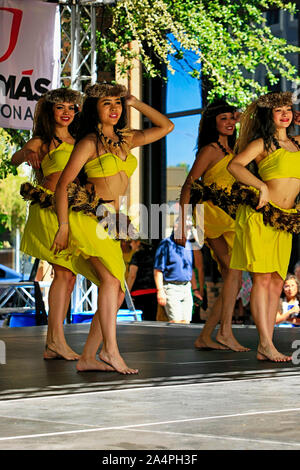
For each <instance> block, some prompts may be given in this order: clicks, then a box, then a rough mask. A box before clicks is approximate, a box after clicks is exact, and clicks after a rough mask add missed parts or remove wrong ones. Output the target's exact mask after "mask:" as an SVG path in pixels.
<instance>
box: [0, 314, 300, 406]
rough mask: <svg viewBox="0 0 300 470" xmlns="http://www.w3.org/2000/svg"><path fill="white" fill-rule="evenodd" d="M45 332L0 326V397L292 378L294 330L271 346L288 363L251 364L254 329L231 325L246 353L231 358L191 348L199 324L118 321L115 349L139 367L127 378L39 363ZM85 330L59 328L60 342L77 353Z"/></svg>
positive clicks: (299, 352)
mask: <svg viewBox="0 0 300 470" xmlns="http://www.w3.org/2000/svg"><path fill="white" fill-rule="evenodd" d="M46 328H47V327H46V326H36V327H26V328H0V340H1V343H0V345H1V346H2V350H3V347H5V353H6V357H5V362H6V363H5V364H2V363H1V364H0V400H12V399H20V398H32V397H47V396H60V395H61V396H64V395H70V394H79V393H90V392H99V391H100V392H101V391H108V390H109V391H111V390H120V389H133V388H145V387H158V386H160V387H161V386H168V385H178V384H179V385H183V384H194V383H203V382H205V383H207V382H208V383H213V382H220V381H232V380H247V379H262V378H266V377H282V376H294V375H299V364H298V363H300V328H282V327H280V328H278V327H277V328H275V336H274V340H275V344H276V346H277V348H278V349H279V351H281V352H283V353H286V354H292V353H293V358H294V360H293V362H290V363H272V362H270V361H257V359H256V347H257V341H258V337H257V331H256V328H255V327H253V326H244V325H243V326H234V327H233V328H234V332H235V336H236V338H237V339H238V340H239V341H240V343H241V344H243V345H245V346H248V347H250V348H251V351H250V352H242V353H237V352H233V351H197V350H195V349H194V345H193V343H194V340H195V339H196V337H197V336H198V335H199V333H200V331H201V328H202V325H194V324H192V325H174V324H173V325H172V324H171V325H170V324H166V323H161V322H133V323H126V324H125V323H124V324H123V323H122V324H118V341H119V348H120V351H121V353H122V355H123V356H124V358H125V360H126V361H127V364H128V365H130V366H132V367H134V368H138V369H139V374H138V375H130V376H123V375H120V374H118V373H116V372H82V373H78V372H76V368H75V364H76V363H75V362H73V361H72V362H69V361H64V360H55V361H44V360H43V358H42V355H43V349H44V344H45V338H46ZM88 330H89V325H88V324H73V325H66V326H65V334H66V338H67V341H68V343H69V344H70V346H71V347H72V348H73V349H74V350H75V351H76V352H78V353H80V352H81V351H82V349H83V346H84V343H85V340H86V337H87V334H88ZM1 362H3V357H2V361H1Z"/></svg>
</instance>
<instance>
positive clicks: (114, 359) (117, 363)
mask: <svg viewBox="0 0 300 470" xmlns="http://www.w3.org/2000/svg"><path fill="white" fill-rule="evenodd" d="M99 358H100V359H101V361H103V362H105V363H106V364H108V365H109V366H111V367H113V368H114V370H116V371H117V372H119V373H120V374H124V375H126V374H138V372H139V371H138V369H132V368H130V367H128V366H127V364H126V363H125V361H124V359H123V358H122V357H121V356H120V354H119V353H115V354H110V353H108V352H106V351H104V350H103V349H102V351H101V352H100V353H99Z"/></svg>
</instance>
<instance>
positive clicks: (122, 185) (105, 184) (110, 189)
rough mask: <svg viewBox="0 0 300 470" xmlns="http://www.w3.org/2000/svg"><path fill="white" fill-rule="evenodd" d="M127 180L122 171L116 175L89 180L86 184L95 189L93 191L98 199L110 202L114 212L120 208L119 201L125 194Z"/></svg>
mask: <svg viewBox="0 0 300 470" xmlns="http://www.w3.org/2000/svg"><path fill="white" fill-rule="evenodd" d="M128 181H129V178H128V176H127V175H126V173H125V172H124V171H120V172H119V173H117V174H116V175H112V176H106V177H99V178H89V179H88V183H91V184H93V185H94V187H95V191H96V193H97V195H98V196H99V197H101V198H102V199H104V200H106V201H112V202H111V203H110V204H112V205H113V206H114V207H115V208H116V210H119V208H120V202H121V201H120V199H121V198H122V197H123V196H124V195H125V194H126V190H127V187H128Z"/></svg>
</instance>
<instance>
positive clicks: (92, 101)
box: [75, 96, 127, 185]
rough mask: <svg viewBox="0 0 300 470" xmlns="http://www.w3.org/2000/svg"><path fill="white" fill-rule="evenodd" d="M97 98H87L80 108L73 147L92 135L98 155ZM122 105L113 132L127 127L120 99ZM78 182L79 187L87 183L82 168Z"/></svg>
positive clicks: (124, 111)
mask: <svg viewBox="0 0 300 470" xmlns="http://www.w3.org/2000/svg"><path fill="white" fill-rule="evenodd" d="M98 100H99V98H95V97H90V96H88V97H87V98H86V99H85V101H84V103H83V106H82V110H81V113H80V118H79V125H78V129H77V132H76V141H75V145H76V144H77V143H78V142H79V141H80V140H81V139H83V138H84V137H86V136H87V135H88V134H94V135H95V136H96V149H97V155H99V148H100V138H99V131H98V124H99V123H100V119H99V115H98V110H97V103H98ZM121 103H122V113H121V116H120V119H119V120H118V122H117V124H116V125H115V126H114V129H115V130H118V129H123V128H124V127H126V125H127V113H126V106H125V99H124V98H121ZM78 178H79V182H80V184H81V185H85V184H86V182H87V177H86V173H85V171H84V168H82V169H81V170H80V172H79V175H78Z"/></svg>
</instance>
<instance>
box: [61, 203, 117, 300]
mask: <svg viewBox="0 0 300 470" xmlns="http://www.w3.org/2000/svg"><path fill="white" fill-rule="evenodd" d="M110 210H111V211H112V210H113V208H112V209H110ZM65 251H66V252H67V253H68V254H69V255H70V256H72V257H73V258H74V260H73V265H74V266H75V269H76V270H78V272H79V273H80V274H82V272H81V271H79V270H81V264H82V262H81V260H82V259H87V258H89V257H91V256H93V257H96V258H98V259H99V260H100V261H101V263H102V264H103V265H104V266H105V268H106V269H107V270H108V271H109V272H110V273H111V274H112V275H113V276H114V277H116V278H117V279H119V281H120V283H121V289H122V290H123V292H125V263H124V259H123V253H122V250H121V243H120V241H118V240H115V239H113V238H111V237H110V235H109V234H108V232H107V231H106V230H105V229H104V228H103V225H102V224H101V222H99V221H98V219H97V218H96V217H93V216H91V215H86V214H84V213H83V212H74V211H72V209H70V210H69V245H68V248H67V250H65ZM83 275H84V276H85V274H83Z"/></svg>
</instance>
